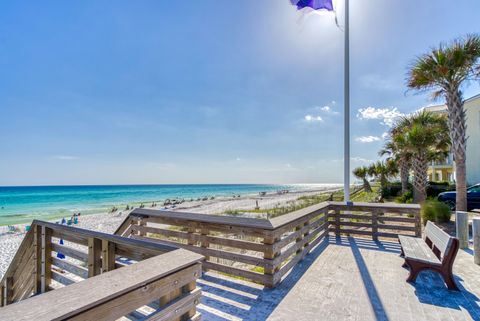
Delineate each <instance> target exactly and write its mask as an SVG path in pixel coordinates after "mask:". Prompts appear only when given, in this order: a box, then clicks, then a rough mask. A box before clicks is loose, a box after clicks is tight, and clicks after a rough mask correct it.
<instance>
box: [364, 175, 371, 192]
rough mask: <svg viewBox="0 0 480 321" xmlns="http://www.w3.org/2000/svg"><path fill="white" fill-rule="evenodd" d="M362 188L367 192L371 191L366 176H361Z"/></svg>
mask: <svg viewBox="0 0 480 321" xmlns="http://www.w3.org/2000/svg"><path fill="white" fill-rule="evenodd" d="M363 189H364V190H365V192H367V193H371V192H372V187H371V186H370V183H369V182H368V180H367V179H366V178H363Z"/></svg>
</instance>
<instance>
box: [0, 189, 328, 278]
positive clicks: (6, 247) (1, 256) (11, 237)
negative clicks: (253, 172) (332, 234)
mask: <svg viewBox="0 0 480 321" xmlns="http://www.w3.org/2000/svg"><path fill="white" fill-rule="evenodd" d="M332 191H334V190H333V189H331V188H329V189H328V188H326V189H316V190H308V191H295V192H289V193H285V194H277V193H270V194H266V195H264V196H241V197H236V198H232V197H221V198H215V199H209V200H205V201H189V202H184V203H182V204H179V205H177V206H176V207H174V208H172V207H169V208H168V210H170V211H177V212H195V213H202V214H222V213H225V211H227V210H251V209H254V208H255V206H256V202H257V201H258V205H259V207H260V208H261V209H268V208H273V207H275V206H283V205H286V204H287V203H288V202H292V201H295V200H297V199H298V198H299V197H301V196H309V195H316V194H322V193H326V192H332ZM146 208H148V207H146ZM156 208H157V209H164V207H163V206H160V205H159V206H157V207H156ZM128 213H130V211H117V212H114V213H98V214H90V215H82V216H80V219H79V222H78V224H77V225H75V227H79V228H84V229H89V230H95V231H100V232H105V233H113V232H114V231H115V230H116V228H117V227H118V226H119V225H120V223H121V222H122V221H123V220H124V219H125V217H126V216H127V215H128ZM55 221H58V219H57V220H54V222H55ZM16 228H17V230H18V231H17V232H8V230H7V228H6V226H5V227H2V230H0V278H1V277H2V276H3V274H4V273H5V271H6V270H7V268H8V266H9V264H10V262H11V260H12V259H13V256H14V255H15V252H16V251H17V249H18V247H19V246H20V243H21V242H22V240H23V237H24V236H25V234H26V233H25V224H21V225H16Z"/></svg>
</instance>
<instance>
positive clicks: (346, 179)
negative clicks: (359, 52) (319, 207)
mask: <svg viewBox="0 0 480 321" xmlns="http://www.w3.org/2000/svg"><path fill="white" fill-rule="evenodd" d="M348 1H349V0H345V44H344V46H345V62H344V72H345V75H344V102H345V109H344V124H343V127H344V138H343V139H344V152H343V154H344V155H343V167H344V169H343V170H344V172H343V190H344V195H345V202H349V201H350V39H349V37H350V34H349V32H350V30H349V29H350V28H349V8H348V6H349V3H348Z"/></svg>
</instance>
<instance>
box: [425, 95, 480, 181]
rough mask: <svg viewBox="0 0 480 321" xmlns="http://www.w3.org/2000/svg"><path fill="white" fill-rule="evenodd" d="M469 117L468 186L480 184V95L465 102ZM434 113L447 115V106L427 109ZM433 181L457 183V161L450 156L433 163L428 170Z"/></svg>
mask: <svg viewBox="0 0 480 321" xmlns="http://www.w3.org/2000/svg"><path fill="white" fill-rule="evenodd" d="M464 108H465V113H466V116H467V137H468V139H467V184H469V185H472V184H477V183H480V94H478V95H476V96H473V97H471V98H468V99H467V100H465V105H464ZM425 109H426V110H428V111H430V112H434V113H446V112H447V106H446V105H437V106H429V107H425ZM428 177H429V179H430V180H431V181H451V182H452V181H455V161H454V159H453V157H452V155H449V156H448V157H447V159H446V160H445V161H443V162H432V164H431V165H430V166H429V168H428Z"/></svg>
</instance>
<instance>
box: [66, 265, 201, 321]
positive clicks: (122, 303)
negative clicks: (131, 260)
mask: <svg viewBox="0 0 480 321" xmlns="http://www.w3.org/2000/svg"><path fill="white" fill-rule="evenodd" d="M201 272H202V267H201V264H200V263H197V264H194V265H192V266H190V267H187V268H185V269H183V270H180V271H178V272H176V273H174V274H171V275H169V276H166V277H164V278H160V279H158V280H155V281H152V282H150V283H148V284H144V285H140V286H139V287H138V288H136V289H134V290H132V291H130V292H128V293H126V294H124V295H122V296H119V297H117V298H114V299H112V300H109V301H107V302H105V303H103V304H100V305H98V306H96V307H94V308H91V309H89V310H88V311H86V312H83V313H80V314H78V315H76V316H73V317H71V318H70V319H69V320H71V321H75V320H113V319H117V318H120V317H121V316H124V315H127V314H129V313H131V312H132V311H134V310H135V309H137V308H139V307H141V306H144V305H147V304H149V303H150V302H152V301H154V300H158V298H160V297H161V296H163V295H165V294H167V293H170V292H171V291H173V290H175V289H179V288H180V287H182V286H184V285H186V284H189V283H191V282H192V281H194V280H195V279H197V278H198V277H199V276H200V275H201Z"/></svg>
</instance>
